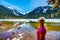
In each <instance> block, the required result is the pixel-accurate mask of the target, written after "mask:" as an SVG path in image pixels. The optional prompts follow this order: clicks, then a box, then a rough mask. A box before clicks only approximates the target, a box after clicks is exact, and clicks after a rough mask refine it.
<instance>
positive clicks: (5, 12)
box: [0, 5, 23, 19]
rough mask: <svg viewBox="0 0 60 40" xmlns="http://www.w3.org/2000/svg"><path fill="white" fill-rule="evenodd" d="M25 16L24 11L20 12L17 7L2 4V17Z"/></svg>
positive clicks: (0, 13) (0, 12)
mask: <svg viewBox="0 0 60 40" xmlns="http://www.w3.org/2000/svg"><path fill="white" fill-rule="evenodd" d="M21 16H23V14H22V13H20V12H18V11H17V10H16V9H10V8H8V7H5V6H3V5H0V18H4V19H5V18H20V17H21Z"/></svg>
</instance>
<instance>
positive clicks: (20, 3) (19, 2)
mask: <svg viewBox="0 0 60 40" xmlns="http://www.w3.org/2000/svg"><path fill="white" fill-rule="evenodd" d="M46 1H47V0H1V2H0V3H1V4H2V5H5V6H9V7H13V8H16V9H17V10H18V11H23V12H30V11H32V10H33V9H34V8H36V7H39V6H46V5H47V3H46Z"/></svg>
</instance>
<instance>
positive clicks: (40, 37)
mask: <svg viewBox="0 0 60 40" xmlns="http://www.w3.org/2000/svg"><path fill="white" fill-rule="evenodd" d="M44 21H45V18H44V17H41V18H39V22H38V23H39V25H40V28H39V29H38V30H37V40H45V35H46V27H45V26H44Z"/></svg>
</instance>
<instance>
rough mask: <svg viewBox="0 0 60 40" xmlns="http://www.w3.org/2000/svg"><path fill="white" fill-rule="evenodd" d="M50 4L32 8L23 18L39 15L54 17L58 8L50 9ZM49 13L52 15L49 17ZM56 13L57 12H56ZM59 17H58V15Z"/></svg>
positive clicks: (37, 16)
mask: <svg viewBox="0 0 60 40" xmlns="http://www.w3.org/2000/svg"><path fill="white" fill-rule="evenodd" d="M50 9H51V7H50V6H40V7H37V8H35V9H34V10H32V11H31V12H30V13H28V14H26V15H25V18H35V19H36V18H39V17H45V18H57V17H55V13H56V12H57V11H58V10H59V9H60V8H56V9H54V10H50ZM51 14H52V16H53V17H51ZM57 14H58V13H57ZM58 18H60V17H58Z"/></svg>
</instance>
